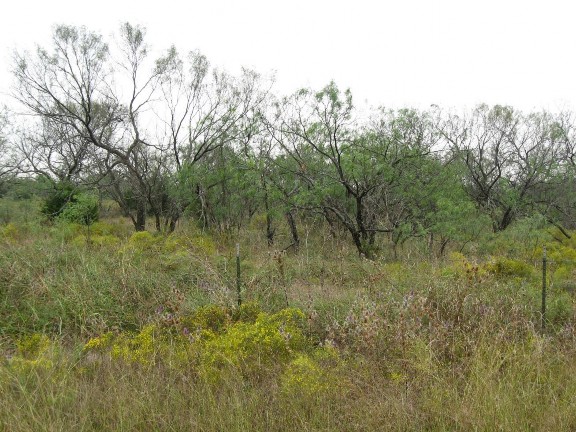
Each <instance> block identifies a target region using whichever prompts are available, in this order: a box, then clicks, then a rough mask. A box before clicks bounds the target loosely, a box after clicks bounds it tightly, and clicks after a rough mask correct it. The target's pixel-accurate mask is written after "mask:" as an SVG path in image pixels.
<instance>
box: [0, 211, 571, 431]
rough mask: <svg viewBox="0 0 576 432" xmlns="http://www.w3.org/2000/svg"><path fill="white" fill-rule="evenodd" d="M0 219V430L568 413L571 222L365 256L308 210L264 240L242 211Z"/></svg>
mask: <svg viewBox="0 0 576 432" xmlns="http://www.w3.org/2000/svg"><path fill="white" fill-rule="evenodd" d="M29 210H30V209H29ZM29 210H28V211H29ZM28 211H27V212H28ZM4 222H5V223H4V224H3V225H2V226H0V244H1V246H0V356H1V357H0V430H6V431H30V430H47V431H52V430H54V431H56V430H78V431H82V430H87V431H88V430H102V431H104V430H127V431H131V430H142V431H149V430H173V431H181V430H198V431H222V430H230V431H259V430H261V431H296V430H298V431H300V430H302V431H320V430H325V431H334V430H342V431H348V430H349V431H372V430H374V431H376V430H378V431H380V430H462V431H464V430H465V431H468V430H487V431H488V430H489V431H492V430H510V431H518V430H554V431H556V430H574V429H576V396H575V395H576V362H574V360H573V359H574V358H575V354H576V353H575V352H574V351H575V348H576V345H575V340H576V330H575V328H576V327H575V324H576V320H575V317H574V302H573V298H572V294H571V292H572V287H573V285H574V282H573V268H574V266H573V259H574V258H575V257H576V248H575V247H574V246H575V245H574V244H572V243H571V242H572V240H567V239H566V240H563V239H560V238H559V239H557V240H554V235H550V233H547V232H540V233H538V234H537V235H536V234H531V236H532V237H530V239H528V240H527V239H526V236H525V235H523V234H522V233H521V232H516V233H515V232H514V231H513V230H512V231H510V232H508V233H507V234H505V235H503V236H499V237H497V238H492V239H489V240H485V241H483V242H482V243H478V244H471V245H469V247H468V248H467V249H465V250H464V255H463V254H460V253H458V252H456V251H452V252H451V253H450V254H448V256H447V257H445V258H443V259H438V258H430V257H429V254H428V253H427V249H426V247H425V245H420V244H419V243H417V242H415V243H413V244H407V245H406V246H405V249H404V250H403V251H402V253H401V260H400V261H398V262H396V261H393V260H391V254H389V255H387V254H386V253H382V254H381V257H380V258H379V259H377V260H376V261H374V262H371V261H366V260H363V259H360V258H359V257H358V256H357V255H356V254H355V252H354V250H353V248H351V247H350V245H349V241H348V239H347V238H346V237H345V236H343V237H342V238H333V237H331V236H330V235H327V234H326V235H324V233H323V232H322V230H321V229H318V227H315V226H312V225H311V226H303V228H302V231H303V232H302V235H303V244H302V247H301V249H300V251H299V252H298V253H294V252H290V253H287V254H286V253H285V254H280V253H278V252H275V251H274V249H273V248H268V247H266V246H265V244H266V243H265V239H264V236H263V233H262V230H260V229H259V227H258V226H253V227H252V228H251V229H247V230H245V231H243V232H242V233H240V234H239V235H228V236H217V235H210V234H208V233H204V232H202V231H200V230H198V229H196V228H194V227H192V226H181V227H179V230H178V232H177V233H176V234H175V235H172V236H170V237H163V236H156V235H153V234H150V233H139V234H132V232H131V230H130V226H129V225H127V224H126V223H125V222H123V221H121V220H114V219H107V220H106V221H105V222H99V223H97V224H95V225H94V226H92V227H91V229H90V232H88V230H87V229H86V228H85V227H80V226H75V225H70V224H59V225H58V224H57V225H54V226H48V225H43V224H41V223H39V222H37V221H36V220H35V219H34V218H30V217H29V216H27V217H26V218H24V217H21V218H7V219H6V220H5V221H4ZM520 229H521V228H519V230H520ZM552 234H554V233H552ZM283 240H284V239H283V238H282V233H280V235H279V238H278V243H279V244H282V242H283ZM236 242H239V243H240V245H241V252H242V296H243V301H244V306H243V308H242V309H240V310H239V309H238V308H237V305H236V301H237V299H236V293H235V274H236V268H235V257H234V254H235V243H236ZM543 245H547V247H548V251H549V258H550V268H549V273H548V284H549V289H550V290H549V304H548V311H547V323H546V324H547V326H546V330H545V331H544V332H542V331H541V330H540V287H541V274H540V271H539V267H538V266H539V264H538V261H537V259H538V257H539V256H540V254H541V247H542V246H543ZM384 246H385V245H384ZM287 308H288V309H287Z"/></svg>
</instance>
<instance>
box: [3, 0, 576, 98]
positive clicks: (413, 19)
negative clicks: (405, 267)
mask: <svg viewBox="0 0 576 432" xmlns="http://www.w3.org/2000/svg"><path fill="white" fill-rule="evenodd" d="M0 14H1V15H0V59H1V63H0V65H1V68H0V91H1V92H6V91H7V89H8V87H9V83H10V80H11V77H10V74H9V73H8V71H7V70H8V69H9V65H10V58H11V52H12V50H13V49H14V48H17V49H23V48H32V47H33V46H34V43H38V44H40V45H43V46H49V44H50V35H51V31H52V28H53V26H54V25H55V24H60V23H62V24H73V25H85V26H86V27H87V28H89V29H90V30H94V31H99V32H101V33H102V34H104V35H105V36H108V35H111V34H112V33H113V32H115V31H116V29H117V28H118V27H119V25H120V23H121V22H123V21H129V22H131V23H132V24H142V25H144V26H146V27H147V29H148V35H147V36H148V38H147V39H148V42H149V43H150V44H151V45H152V46H153V48H156V49H158V50H160V49H164V48H167V47H168V46H169V45H171V44H174V45H176V47H177V48H178V50H179V51H180V52H181V53H184V52H186V51H189V50H192V49H198V50H200V51H201V52H202V53H204V54H205V55H206V56H207V57H208V59H209V61H210V62H211V64H212V65H215V66H218V67H222V68H225V69H227V70H228V71H230V72H232V73H236V72H237V71H238V70H239V68H240V67H241V66H247V67H251V68H254V69H255V70H257V71H258V72H261V73H264V74H266V73H270V72H271V71H276V78H277V84H276V86H275V90H276V92H277V93H280V94H287V93H291V92H293V91H295V90H296V89H297V88H299V87H304V86H311V87H312V88H314V89H319V88H321V87H322V86H324V85H325V84H327V83H328V82H329V81H330V80H331V79H334V80H335V81H336V83H337V84H338V85H339V86H340V87H341V88H343V89H344V88H348V87H349V88H351V89H352V93H353V95H354V99H355V100H356V101H357V102H358V103H362V102H363V101H368V102H369V104H371V105H385V106H388V107H402V106H415V107H421V108H425V107H428V106H429V105H430V104H438V105H440V106H443V107H455V108H465V107H471V106H474V105H475V104H477V103H480V102H486V103H489V104H495V103H501V104H509V105H513V106H514V107H516V108H519V109H522V110H531V109H541V108H546V109H552V110H556V109H560V108H570V109H574V108H576V24H575V22H574V21H575V18H576V2H573V1H571V0H541V1H535V0H499V1H497V0H482V1H476V0H404V1H402V0H381V1H377V0H374V1H369V0H349V1H340V0H285V1H274V0H236V1H235V0H203V1H197V0H187V1H175V0H163V1H154V2H150V1H148V0H140V1H132V0H115V1H111V0H97V1H88V2H79V1H77V0H53V1H46V0H43V1H38V0H34V1H26V0H19V1H14V0H8V1H5V2H3V3H2V8H1V11H0ZM5 98H6V96H5V95H4V94H0V99H1V100H0V103H2V102H3V101H4V100H5Z"/></svg>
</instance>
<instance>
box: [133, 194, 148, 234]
mask: <svg viewBox="0 0 576 432" xmlns="http://www.w3.org/2000/svg"><path fill="white" fill-rule="evenodd" d="M134 229H135V230H136V231H146V203H145V202H142V201H139V202H138V208H137V209H136V220H135V221H134Z"/></svg>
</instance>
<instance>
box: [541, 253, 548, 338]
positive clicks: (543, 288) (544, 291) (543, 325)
mask: <svg viewBox="0 0 576 432" xmlns="http://www.w3.org/2000/svg"><path fill="white" fill-rule="evenodd" d="M546 264H547V260H546V246H544V247H543V248H542V323H541V325H542V332H544V330H545V329H546Z"/></svg>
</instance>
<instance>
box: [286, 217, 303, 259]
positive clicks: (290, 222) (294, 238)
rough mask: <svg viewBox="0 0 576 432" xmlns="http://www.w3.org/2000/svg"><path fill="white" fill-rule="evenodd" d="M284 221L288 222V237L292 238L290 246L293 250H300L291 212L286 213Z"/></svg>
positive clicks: (294, 221)
mask: <svg viewBox="0 0 576 432" xmlns="http://www.w3.org/2000/svg"><path fill="white" fill-rule="evenodd" d="M286 221H287V222H288V227H289V228H290V235H291V236H292V244H293V245H294V250H296V251H298V249H299V248H300V236H299V235H298V227H297V226H296V219H295V218H294V214H292V210H288V211H287V212H286Z"/></svg>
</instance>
